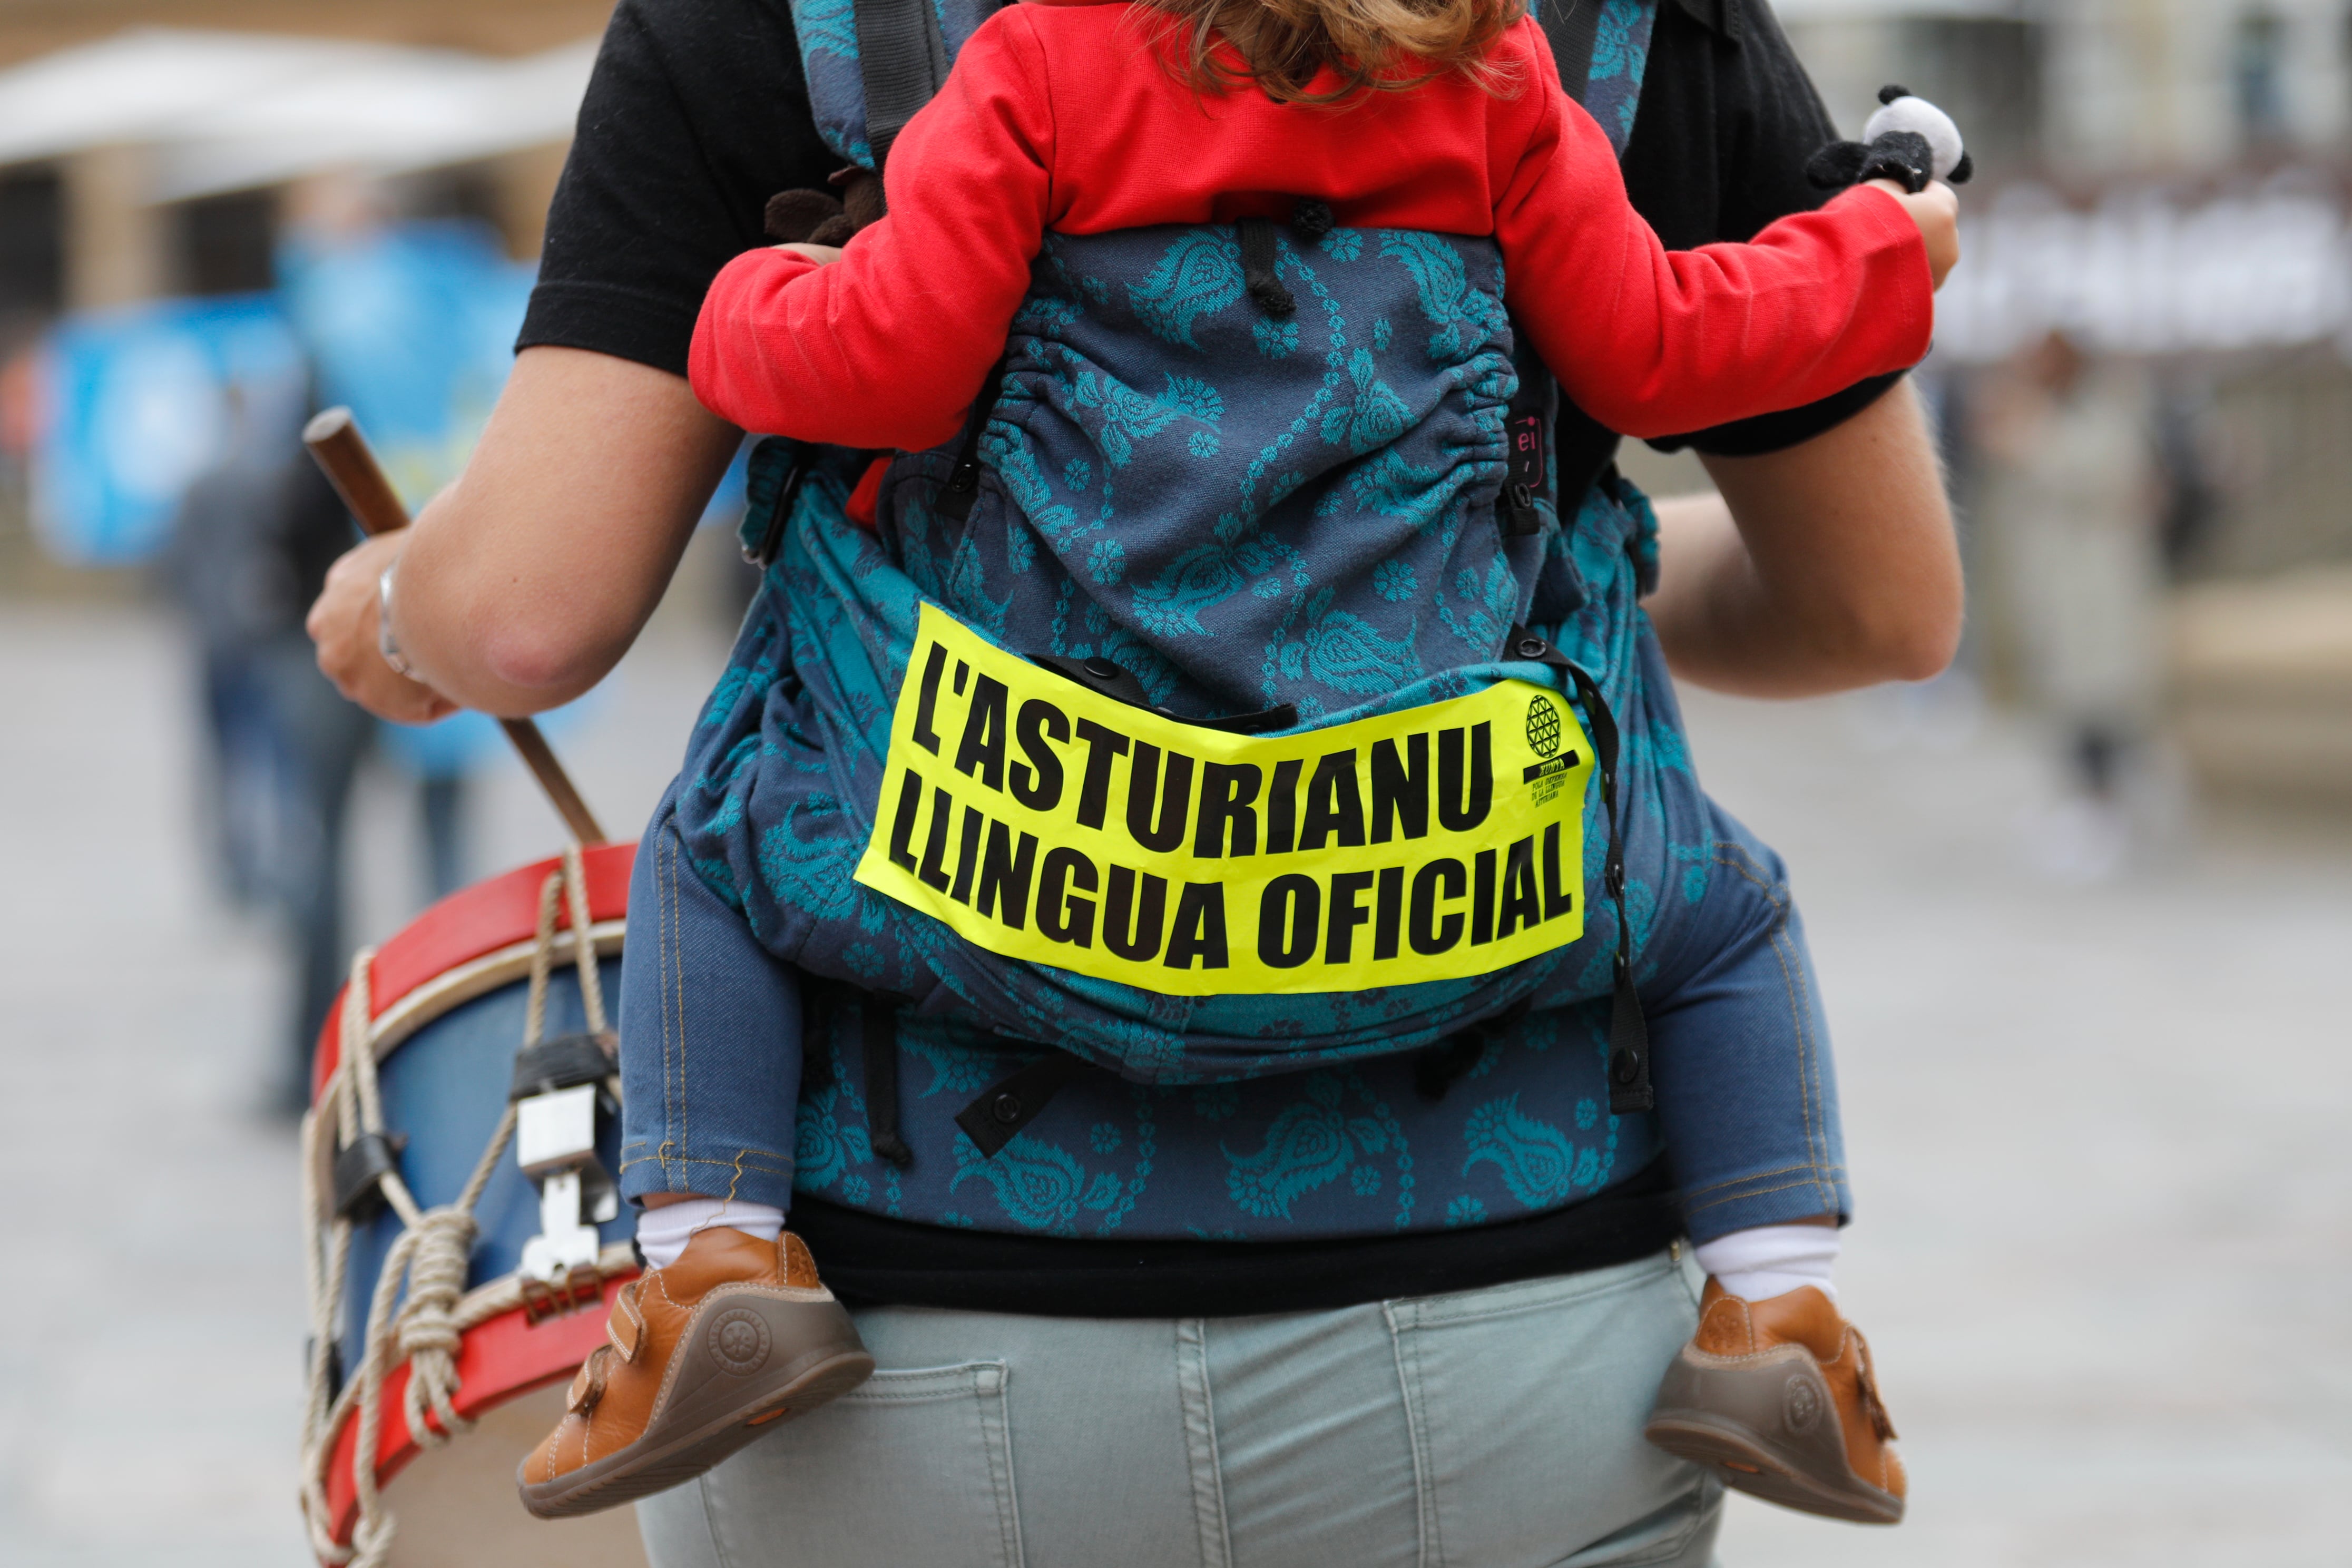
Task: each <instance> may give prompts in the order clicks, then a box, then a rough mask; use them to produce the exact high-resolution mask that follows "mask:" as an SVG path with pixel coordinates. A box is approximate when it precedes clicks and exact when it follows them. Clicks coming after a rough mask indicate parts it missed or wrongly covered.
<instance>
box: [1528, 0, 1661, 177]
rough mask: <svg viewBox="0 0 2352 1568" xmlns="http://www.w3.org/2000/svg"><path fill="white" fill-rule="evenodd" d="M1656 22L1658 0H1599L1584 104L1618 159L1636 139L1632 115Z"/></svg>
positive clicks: (1637, 103) (1555, 1) (1639, 98)
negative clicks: (1597, 20) (1628, 143)
mask: <svg viewBox="0 0 2352 1568" xmlns="http://www.w3.org/2000/svg"><path fill="white" fill-rule="evenodd" d="M1551 3H1553V4H1559V3H1560V0H1551ZM1588 3H1589V0H1588ZM1657 21H1658V5H1657V0H1601V18H1600V27H1599V30H1598V31H1597V32H1596V33H1595V35H1594V37H1593V41H1592V67H1591V72H1590V73H1589V74H1588V75H1587V77H1586V78H1585V87H1584V107H1585V108H1586V109H1587V110H1590V111H1591V115H1592V118H1593V119H1595V120H1597V121H1600V122H1601V130H1603V131H1605V132H1608V133H1609V140H1610V142H1611V144H1612V145H1613V146H1614V147H1615V148H1616V149H1617V153H1618V156H1620V157H1622V156H1624V153H1625V144H1626V143H1627V142H1631V141H1632V140H1633V114H1634V111H1635V110H1638V109H1639V108H1640V107H1641V104H1642V75H1643V71H1644V69H1645V68H1647V67H1648V66H1649V63H1650V31H1651V29H1652V28H1653V27H1654V26H1657Z"/></svg>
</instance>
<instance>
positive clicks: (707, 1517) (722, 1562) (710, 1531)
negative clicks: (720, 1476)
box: [694, 1471, 735, 1568]
mask: <svg viewBox="0 0 2352 1568" xmlns="http://www.w3.org/2000/svg"><path fill="white" fill-rule="evenodd" d="M694 1486H695V1489H696V1490H697V1491H698V1492H699V1493H701V1495H702V1531H703V1535H704V1537H705V1538H706V1539H707V1540H709V1542H710V1560H711V1561H712V1562H713V1563H717V1564H719V1568H734V1564H735V1558H734V1554H733V1553H732V1552H729V1551H728V1550H727V1548H726V1547H725V1546H723V1545H721V1544H720V1543H719V1521H717V1520H715V1519H713V1518H712V1517H711V1510H712V1509H713V1508H714V1507H715V1506H716V1505H715V1502H714V1500H713V1499H712V1498H711V1495H710V1476H709V1472H708V1471H705V1472H704V1473H703V1474H702V1475H700V1476H698V1477H696V1478H695V1482H694Z"/></svg>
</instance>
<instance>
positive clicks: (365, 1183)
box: [334, 1132, 408, 1225]
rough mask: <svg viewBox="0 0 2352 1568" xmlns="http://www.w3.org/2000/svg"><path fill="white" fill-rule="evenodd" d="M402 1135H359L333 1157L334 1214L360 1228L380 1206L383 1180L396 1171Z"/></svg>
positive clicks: (402, 1146)
mask: <svg viewBox="0 0 2352 1568" xmlns="http://www.w3.org/2000/svg"><path fill="white" fill-rule="evenodd" d="M406 1147H408V1135H407V1134H406V1133H404V1132H362V1133H361V1134H360V1135H359V1136H358V1137H356V1138H354V1139H352V1141H351V1142H350V1143H349V1144H347V1145H345V1146H344V1148H343V1149H342V1150H341V1152H338V1153H337V1154H336V1155H335V1175H334V1182H335V1213H336V1214H337V1215H340V1216H341V1218H344V1219H348V1220H353V1221H356V1222H358V1223H359V1224H362V1225H364V1224H366V1223H367V1222H368V1221H369V1220H370V1219H373V1217H374V1216H375V1212H376V1211H377V1210H378V1209H380V1208H382V1207H383V1179H384V1178H385V1177H386V1176H389V1175H391V1174H392V1173H394V1172H396V1171H398V1170H399V1169H400V1152H401V1151H402V1150H403V1149H405V1148H406Z"/></svg>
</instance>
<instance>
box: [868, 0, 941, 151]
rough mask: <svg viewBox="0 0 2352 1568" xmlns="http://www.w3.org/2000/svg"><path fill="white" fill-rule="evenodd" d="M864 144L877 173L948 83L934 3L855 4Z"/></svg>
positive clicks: (878, 0) (884, 0)
mask: <svg viewBox="0 0 2352 1568" xmlns="http://www.w3.org/2000/svg"><path fill="white" fill-rule="evenodd" d="M854 4H855V9H856V16H857V74H858V75H859V76H860V77H861V78H863V79H864V81H865V87H866V146H867V147H868V148H870V149H871V150H872V151H873V153H874V167H875V169H876V170H877V172H878V171H879V170H880V169H881V167H882V165H883V163H884V162H885V161H886V160H887V159H888V158H889V156H890V143H892V142H896V141H897V140H898V132H901V131H903V130H905V129H906V127H907V121H909V120H912V119H913V118H915V111H916V110H919V109H921V108H922V107H923V105H925V104H927V103H929V102H930V101H931V98H932V95H933V94H935V93H937V92H938V91H939V90H940V83H942V82H944V81H946V80H947V79H948V45H947V40H946V39H945V38H943V37H940V19H939V16H938V13H936V12H934V11H933V10H932V9H931V0H854Z"/></svg>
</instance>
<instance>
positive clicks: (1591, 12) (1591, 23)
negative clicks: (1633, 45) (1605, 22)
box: [1536, 0, 1602, 103]
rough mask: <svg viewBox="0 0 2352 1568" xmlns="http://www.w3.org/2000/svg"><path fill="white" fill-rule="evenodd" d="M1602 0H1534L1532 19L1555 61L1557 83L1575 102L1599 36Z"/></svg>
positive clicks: (1589, 70)
mask: <svg viewBox="0 0 2352 1568" xmlns="http://www.w3.org/2000/svg"><path fill="white" fill-rule="evenodd" d="M1601 4H1602V0H1537V4H1536V19H1537V22H1538V25H1539V26H1541V27H1542V28H1543V30H1544V37H1547V38H1549V39H1550V40H1551V52H1552V58H1554V59H1556V60H1558V61H1559V85H1560V86H1561V87H1563V88H1565V89H1568V96H1569V97H1570V98H1572V99H1574V100H1576V101H1577V102H1579V103H1582V102H1583V101H1584V89H1585V86H1586V84H1587V83H1588V82H1590V81H1591V77H1592V50H1593V46H1594V45H1595V44H1597V43H1599V42H1600V38H1601Z"/></svg>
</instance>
